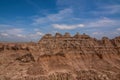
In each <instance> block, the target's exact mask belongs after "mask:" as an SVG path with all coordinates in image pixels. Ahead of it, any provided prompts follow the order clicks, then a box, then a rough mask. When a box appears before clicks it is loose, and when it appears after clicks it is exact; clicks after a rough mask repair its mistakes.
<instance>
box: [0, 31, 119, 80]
mask: <svg viewBox="0 0 120 80" xmlns="http://www.w3.org/2000/svg"><path fill="white" fill-rule="evenodd" d="M0 79H1V80H120V37H115V38H114V39H109V38H107V37H103V38H102V39H101V40H97V39H95V38H92V37H90V36H89V35H87V34H85V33H84V34H80V33H77V34H75V35H74V36H71V35H70V34H69V33H65V34H63V35H62V34H60V33H56V34H55V35H51V34H46V35H44V36H43V37H42V38H41V40H39V42H37V43H34V42H28V43H0Z"/></svg>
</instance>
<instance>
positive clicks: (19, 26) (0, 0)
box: [0, 0, 120, 41]
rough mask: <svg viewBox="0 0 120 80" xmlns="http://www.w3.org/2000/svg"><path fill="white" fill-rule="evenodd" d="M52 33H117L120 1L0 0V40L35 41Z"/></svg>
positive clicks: (103, 34)
mask: <svg viewBox="0 0 120 80" xmlns="http://www.w3.org/2000/svg"><path fill="white" fill-rule="evenodd" d="M56 32H60V33H62V34H64V33H65V32H69V33H71V34H72V35H74V34H75V33H76V32H79V33H81V34H82V33H86V34H89V35H90V36H92V37H96V38H98V39H100V38H101V37H102V36H108V37H109V38H114V37H116V36H120V0H0V41H38V40H39V39H40V38H41V36H43V35H44V34H46V33H51V34H55V33H56Z"/></svg>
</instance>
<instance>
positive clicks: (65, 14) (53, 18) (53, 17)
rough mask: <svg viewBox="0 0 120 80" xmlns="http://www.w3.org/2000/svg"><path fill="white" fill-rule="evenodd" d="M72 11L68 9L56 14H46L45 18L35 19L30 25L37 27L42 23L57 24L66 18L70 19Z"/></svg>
mask: <svg viewBox="0 0 120 80" xmlns="http://www.w3.org/2000/svg"><path fill="white" fill-rule="evenodd" d="M72 13H73V11H72V9H70V8H67V9H64V10H60V11H59V12H58V13H56V14H48V15H46V17H37V18H35V19H34V22H33V23H32V24H33V25H38V24H42V23H49V22H59V21H62V20H65V19H67V18H70V16H71V15H72Z"/></svg>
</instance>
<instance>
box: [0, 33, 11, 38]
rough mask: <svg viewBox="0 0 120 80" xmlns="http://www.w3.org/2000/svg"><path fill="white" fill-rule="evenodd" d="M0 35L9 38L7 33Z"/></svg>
mask: <svg viewBox="0 0 120 80" xmlns="http://www.w3.org/2000/svg"><path fill="white" fill-rule="evenodd" d="M0 35H1V36H3V37H7V36H9V35H8V34H7V33H0Z"/></svg>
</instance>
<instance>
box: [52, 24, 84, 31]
mask: <svg viewBox="0 0 120 80" xmlns="http://www.w3.org/2000/svg"><path fill="white" fill-rule="evenodd" d="M52 26H53V27H54V28H56V29H61V30H71V29H76V28H80V27H84V26H85V25H84V24H76V25H66V24H53V25H52Z"/></svg>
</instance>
